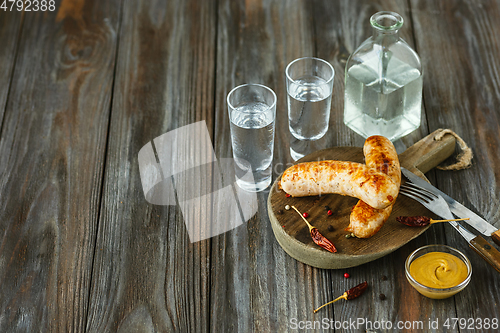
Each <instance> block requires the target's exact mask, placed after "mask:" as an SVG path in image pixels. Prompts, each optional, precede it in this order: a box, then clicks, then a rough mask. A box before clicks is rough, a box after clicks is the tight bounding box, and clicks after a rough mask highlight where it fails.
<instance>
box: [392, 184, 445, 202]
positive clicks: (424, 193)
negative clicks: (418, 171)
mask: <svg viewBox="0 0 500 333" xmlns="http://www.w3.org/2000/svg"><path fill="white" fill-rule="evenodd" d="M400 190H406V191H410V192H412V193H418V194H420V195H422V196H425V197H426V198H427V199H429V200H433V199H434V198H436V196H434V195H429V194H430V192H429V191H427V190H425V189H420V188H418V187H413V186H407V184H403V185H401V186H400ZM431 194H432V193H431Z"/></svg>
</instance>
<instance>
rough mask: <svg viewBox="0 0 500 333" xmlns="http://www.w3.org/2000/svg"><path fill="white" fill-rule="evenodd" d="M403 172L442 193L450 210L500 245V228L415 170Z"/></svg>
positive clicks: (432, 190)
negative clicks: (416, 173)
mask: <svg viewBox="0 0 500 333" xmlns="http://www.w3.org/2000/svg"><path fill="white" fill-rule="evenodd" d="M401 172H402V173H403V174H404V175H405V176H406V177H407V178H408V179H409V180H411V181H412V182H413V183H415V184H417V185H419V186H421V187H423V188H425V189H426V190H428V191H429V192H432V193H434V194H437V195H440V196H442V197H443V199H444V200H445V201H446V203H447V204H448V206H449V207H450V210H451V212H452V213H453V214H455V215H456V216H458V217H460V218H469V220H466V221H465V222H466V223H467V224H469V225H470V226H471V227H473V228H474V229H476V230H477V231H479V232H480V233H482V234H483V235H486V236H490V237H491V238H492V239H493V241H494V242H495V243H496V244H497V245H498V246H500V229H497V228H495V227H494V226H492V225H491V224H490V223H488V222H487V221H486V220H484V219H483V218H481V217H480V216H478V215H477V214H476V213H474V212H473V211H471V210H470V209H468V208H467V207H465V206H464V205H462V204H461V203H459V202H458V201H456V200H455V199H453V198H452V197H450V196H449V195H447V194H446V193H444V192H442V191H440V190H438V189H437V188H436V187H434V186H433V185H431V184H429V183H428V182H426V181H425V180H423V179H422V178H420V177H419V176H417V175H415V174H414V173H413V172H411V171H409V170H407V169H405V168H403V167H402V168H401Z"/></svg>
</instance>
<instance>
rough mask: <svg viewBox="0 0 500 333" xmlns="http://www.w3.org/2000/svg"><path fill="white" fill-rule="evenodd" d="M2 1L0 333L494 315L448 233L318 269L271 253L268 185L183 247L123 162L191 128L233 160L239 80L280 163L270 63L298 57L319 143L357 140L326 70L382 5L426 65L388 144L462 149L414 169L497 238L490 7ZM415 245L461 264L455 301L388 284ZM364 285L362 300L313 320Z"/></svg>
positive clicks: (497, 291)
mask: <svg viewBox="0 0 500 333" xmlns="http://www.w3.org/2000/svg"><path fill="white" fill-rule="evenodd" d="M0 2H1V1H0ZM49 2H50V1H49ZM4 3H5V2H4ZM51 3H53V2H51ZM11 5H13V3H10V2H8V1H7V9H6V10H5V9H0V44H1V47H0V156H1V158H0V332H9V333H10V332H209V331H210V332H286V331H299V330H298V328H299V327H306V326H307V325H313V324H314V322H313V321H320V322H321V323H322V326H321V327H319V328H318V324H317V323H316V329H311V330H306V329H305V331H311V332H312V331H318V332H327V331H333V329H330V328H327V327H325V325H324V324H323V323H324V322H327V323H331V321H338V322H339V323H343V325H345V322H349V320H351V321H352V320H354V321H355V320H357V319H358V318H366V320H370V321H379V322H381V321H385V322H387V321H390V322H392V323H394V325H395V324H396V323H397V322H398V321H402V322H403V323H406V321H409V322H413V321H422V322H423V323H424V324H425V329H424V330H421V331H422V332H431V331H432V332H443V331H448V332H457V331H460V332H465V331H467V332H469V331H470V330H467V329H459V328H458V327H455V328H454V329H453V327H452V326H451V327H450V328H449V329H446V327H444V326H443V324H444V323H445V321H446V319H447V318H453V317H455V318H467V319H468V318H473V320H475V325H476V323H478V322H480V321H481V322H482V323H483V324H485V323H486V319H487V318H489V319H490V320H491V319H492V318H497V319H500V310H499V308H500V306H499V303H500V288H499V287H500V274H499V273H498V272H496V271H495V270H494V269H493V268H491V267H490V266H489V265H487V264H486V263H485V262H484V261H483V260H481V259H480V258H479V257H478V256H477V255H476V254H475V253H474V252H473V251H472V250H471V249H470V248H469V247H468V246H467V244H466V242H465V241H464V240H463V239H462V238H461V237H460V236H459V235H458V234H457V233H456V232H455V231H454V230H453V229H452V228H451V227H450V226H449V225H443V224H439V225H435V226H433V227H431V228H430V229H429V230H428V231H427V232H425V233H424V234H423V235H422V236H420V237H418V238H417V239H415V240H413V241H411V242H410V243H408V244H407V245H405V246H404V247H402V248H400V249H399V250H397V251H396V252H394V253H392V254H390V255H388V256H386V257H383V258H381V259H378V260H376V261H374V262H371V263H368V264H364V265H362V266H358V267H355V268H350V269H345V270H323V269H316V268H312V267H310V266H307V265H304V264H302V263H300V262H297V261H296V260H294V259H292V258H291V257H290V256H288V255H287V254H286V253H285V252H284V251H283V250H282V249H281V247H280V246H279V245H278V243H277V242H276V240H275V238H274V235H273V232H272V230H271V226H270V224H269V219H268V216H267V208H266V200H267V195H268V192H262V193H259V194H258V197H257V198H258V212H257V214H256V215H255V216H253V217H252V218H251V219H250V220H249V221H248V222H247V223H245V224H243V225H241V226H239V227H237V228H236V229H234V230H231V231H229V232H227V233H224V234H221V235H219V236H216V237H213V238H210V239H207V240H203V241H200V242H196V243H190V241H189V237H188V234H187V230H186V226H185V224H184V221H183V218H182V214H181V211H180V209H179V207H178V206H159V205H152V204H149V203H147V202H146V200H145V198H144V194H143V191H142V185H141V180H140V176H139V167H138V152H139V150H140V148H141V147H142V146H143V145H145V144H146V143H148V142H150V141H151V140H152V139H154V138H155V137H157V136H159V135H161V134H163V133H166V132H168V131H171V130H173V129H176V128H178V127H181V126H184V125H188V124H191V123H194V122H197V121H201V120H204V121H205V122H206V124H207V126H208V129H209V132H210V136H211V139H212V142H213V145H214V149H215V153H216V155H217V157H218V158H225V157H231V156H232V155H231V154H232V153H231V144H230V135H229V123H228V117H227V106H226V102H225V98H226V95H227V93H228V92H229V91H230V90H231V89H232V88H233V87H235V86H237V85H239V84H242V83H249V82H254V83H262V84H265V85H267V86H269V87H271V88H272V89H273V90H274V91H275V92H276V93H277V96H278V104H277V123H276V136H275V148H274V163H275V165H277V164H278V163H284V164H286V163H290V162H292V160H291V158H290V155H289V145H290V142H289V133H288V124H287V115H286V113H287V111H286V88H285V76H284V71H285V67H286V65H287V64H288V63H289V62H290V61H291V60H293V59H295V58H298V57H301V56H317V57H320V58H323V59H326V60H327V61H329V62H330V63H331V64H332V65H333V66H334V68H335V71H336V75H335V83H334V94H333V101H332V114H331V119H330V124H329V125H330V127H329V131H328V133H327V137H326V140H327V145H328V146H329V147H334V146H362V144H363V141H364V140H363V138H362V137H360V136H359V135H357V134H355V133H354V132H352V131H351V130H350V129H348V128H347V127H346V126H345V125H344V124H343V105H344V100H343V94H344V67H345V64H346V60H347V57H348V55H349V54H350V53H351V52H353V51H354V49H355V48H356V47H357V46H358V45H359V44H360V43H361V42H362V41H363V40H365V39H366V38H367V37H369V36H370V35H371V29H370V26H369V18H370V16H371V15H372V14H373V13H375V12H377V11H379V10H392V11H396V12H398V13H400V14H401V15H402V16H403V18H404V20H405V25H404V27H403V29H402V31H401V35H402V37H403V38H404V39H405V40H406V41H407V42H408V43H409V44H410V45H412V46H413V47H414V48H415V49H416V51H417V52H418V53H419V55H420V57H421V59H422V63H423V68H424V71H425V74H424V93H423V106H424V107H423V117H422V125H421V127H420V128H419V129H418V130H416V131H415V132H413V133H412V134H410V135H408V136H406V137H405V138H404V139H402V141H400V142H398V143H397V146H398V148H399V149H401V148H402V147H403V146H406V147H408V146H410V145H412V144H413V143H414V142H416V141H418V140H419V139H421V138H422V137H424V136H425V135H426V134H428V133H430V132H432V131H434V130H435V129H438V128H450V129H452V130H454V131H455V132H456V133H458V134H459V135H460V136H461V137H462V138H463V139H464V140H465V141H466V142H467V143H468V144H469V145H470V147H471V148H472V149H473V152H474V160H473V165H472V167H471V168H469V169H466V170H463V171H432V172H430V173H428V174H427V176H428V177H429V179H430V180H431V181H432V182H433V183H434V184H435V185H436V186H438V187H439V188H440V189H442V190H443V191H444V192H446V193H448V194H450V195H451V196H452V197H454V198H455V199H457V200H458V201H460V202H462V203H463V204H464V205H465V206H467V207H469V208H470V209H471V210H473V211H475V212H477V213H478V214H480V215H482V216H484V217H485V218H486V219H487V220H488V221H490V222H491V223H493V224H495V225H496V227H500V205H499V203H500V202H499V201H500V166H499V165H500V135H499V132H500V125H499V123H500V57H499V54H500V33H499V31H500V1H498V0H496V1H494V0H475V1H472V0H446V1H444V0H443V1H436V0H377V1H372V0H342V1H328V0H323V1H320V0H314V1H306V0H302V1H300V0H289V1H268V0H246V1H243V0H185V1H170V0H167V1H147V0H142V1H140V0H137V1H134V0H106V1H104V0H103V1H100V0H62V1H59V0H58V1H55V5H54V6H55V8H53V9H55V10H53V11H51V10H48V8H47V10H46V11H43V12H42V11H41V10H40V11H38V12H34V11H31V12H19V11H17V9H16V7H15V6H14V8H13V9H12V11H10V10H9V7H11ZM280 171H282V170H277V169H275V173H274V175H273V177H274V178H276V177H277V176H278V175H279V172H280ZM489 240H490V242H491V239H489ZM431 243H441V244H448V245H451V246H453V247H456V248H458V249H460V250H462V251H463V252H464V253H465V254H466V255H467V256H468V257H469V259H471V261H472V266H473V276H472V281H471V283H470V285H469V286H468V287H467V288H466V289H465V290H464V291H463V292H461V293H459V294H457V295H456V296H455V297H452V298H449V299H446V300H440V301H436V300H431V299H428V298H425V297H423V296H421V295H420V294H418V293H417V292H416V291H415V290H414V289H412V287H411V286H410V285H409V284H408V282H407V281H406V278H405V275H404V267H403V264H404V260H405V259H406V257H407V256H408V254H409V253H410V252H411V251H413V250H415V249H416V248H417V247H419V246H422V245H425V244H431ZM497 248H498V247H497ZM346 272H347V273H349V274H350V276H351V277H350V278H349V279H346V278H344V277H343V274H344V273H346ZM383 275H385V276H387V277H388V279H387V280H386V281H383V280H381V277H382V276H383ZM365 280H366V281H368V283H369V286H370V287H369V289H368V291H367V293H366V294H365V295H363V296H362V297H360V298H358V299H356V300H353V301H348V302H346V301H344V302H338V303H336V304H335V305H333V306H329V307H328V308H326V309H324V310H322V311H321V312H319V313H318V314H316V315H313V313H312V310H313V309H314V308H315V307H317V306H319V305H320V304H322V303H324V302H326V301H328V300H331V299H333V298H334V297H336V296H339V295H341V294H342V293H343V292H344V290H346V289H348V288H349V287H352V286H353V285H355V284H357V283H360V282H362V281H365ZM382 293H383V294H385V296H386V299H385V300H380V299H379V294H382ZM436 320H438V321H439V328H438V329H429V328H428V323H429V321H436ZM449 323H450V324H452V323H453V321H450V322H449ZM468 323H470V321H468ZM337 325H338V324H337ZM328 326H330V324H328ZM485 327H486V325H485ZM296 328H297V329H296ZM336 331H337V332H341V331H342V332H358V331H362V332H364V331H365V329H362V328H356V329H355V328H353V327H352V326H349V328H348V329H337V330H336ZM373 331H377V332H378V331H384V330H382V329H379V330H377V329H373ZM386 331H391V332H392V331H394V332H396V331H398V330H394V329H393V330H386ZM400 331H402V330H400ZM408 331H409V330H408ZM476 331H478V332H479V331H484V332H498V331H499V330H494V329H492V328H490V329H489V330H488V329H484V330H476Z"/></svg>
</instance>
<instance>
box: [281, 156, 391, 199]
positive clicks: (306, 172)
mask: <svg viewBox="0 0 500 333" xmlns="http://www.w3.org/2000/svg"><path fill="white" fill-rule="evenodd" d="M280 187H281V188H282V189H283V190H284V191H285V192H286V193H288V194H290V195H292V196H294V197H303V196H309V195H320V194H328V193H336V194H341V195H348V196H351V197H356V198H358V199H361V200H363V201H365V202H366V203H367V204H369V205H370V206H373V207H376V208H378V209H382V208H385V207H387V206H389V205H391V204H392V203H393V202H394V200H395V199H396V197H397V195H398V192H399V185H398V184H396V183H395V182H394V181H393V180H392V179H391V178H390V177H389V176H388V175H386V174H384V173H382V172H378V171H376V170H375V169H372V168H369V167H367V166H366V165H364V164H360V163H354V162H345V161H318V162H307V163H299V164H296V165H294V166H291V167H290V168H288V169H287V170H285V172H284V173H283V175H282V176H281V182H280Z"/></svg>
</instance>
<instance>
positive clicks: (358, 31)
mask: <svg viewBox="0 0 500 333" xmlns="http://www.w3.org/2000/svg"><path fill="white" fill-rule="evenodd" d="M313 3H314V10H315V11H314V16H315V17H317V18H318V19H317V20H316V21H315V22H317V26H316V29H315V30H316V32H317V37H316V40H317V41H318V53H317V55H318V57H320V58H323V59H326V60H328V61H330V62H331V63H332V65H333V66H334V68H335V72H336V78H335V87H336V93H334V96H333V97H334V98H333V100H332V120H333V121H334V122H333V124H332V123H330V125H331V126H330V127H331V128H334V129H335V130H334V131H329V133H328V134H327V135H329V138H328V140H329V142H330V144H329V145H337V146H351V145H355V146H362V145H363V141H364V139H363V138H362V137H361V136H359V135H357V134H356V133H354V132H353V131H352V130H350V129H349V128H348V127H347V126H345V125H343V112H344V96H343V94H344V77H345V73H344V71H345V65H346V62H347V58H348V57H349V54H351V53H352V52H354V50H355V49H356V48H357V47H358V46H359V45H360V44H361V43H362V42H363V41H364V40H365V39H366V38H368V37H370V36H371V35H372V28H371V25H370V22H369V21H370V16H371V15H373V14H374V13H376V12H378V11H381V10H390V11H395V12H397V13H399V14H401V15H402V16H403V19H404V21H405V23H404V25H403V28H402V29H401V31H400V36H401V37H402V38H403V39H404V40H405V41H406V42H407V43H408V44H409V45H410V46H411V47H415V42H414V38H413V28H412V16H411V11H410V7H409V6H408V3H407V2H406V1H342V2H340V4H339V6H338V7H334V6H332V5H331V3H330V2H329V1H314V2H313ZM417 52H418V50H417ZM432 130H434V128H433V129H432ZM426 134H428V126H427V121H426V112H425V108H423V110H422V123H421V127H420V128H419V129H418V130H416V131H414V132H413V133H411V134H410V135H408V136H406V137H404V138H402V139H401V140H398V141H397V142H396V143H395V145H396V148H397V149H398V151H401V150H404V149H405V147H408V146H411V145H412V144H413V143H415V142H416V141H418V140H419V139H420V138H422V137H423V136H425V135H426ZM443 241H444V236H443V227H442V226H433V228H431V229H430V230H429V231H427V232H426V233H425V234H424V235H423V236H422V237H419V238H417V239H415V240H414V241H412V242H410V243H408V244H407V245H406V246H404V247H402V248H401V249H400V250H398V251H396V252H394V253H392V254H390V255H388V256H386V257H384V258H381V259H379V260H376V261H374V262H371V263H368V264H365V265H362V266H359V267H355V268H351V269H347V270H345V271H346V272H348V273H349V274H350V275H351V278H350V279H348V280H345V279H344V278H343V277H342V274H341V272H338V271H332V272H331V275H332V276H331V280H332V281H333V284H332V286H330V289H331V292H330V293H331V294H332V295H341V294H342V293H343V291H344V290H346V289H348V288H350V287H352V286H354V285H355V284H357V283H360V282H362V281H368V283H369V285H370V287H369V289H368V291H367V295H364V296H363V300H361V299H360V300H359V301H356V302H344V303H337V304H335V305H334V306H333V307H331V308H330V309H327V310H326V311H324V312H323V313H321V314H320V313H318V316H319V318H320V319H323V318H334V319H335V320H337V321H340V322H342V323H343V322H346V321H349V320H350V319H354V320H356V319H357V318H362V319H366V320H368V321H372V322H379V323H381V322H382V321H385V322H391V324H392V323H394V324H396V323H397V322H398V321H403V322H405V321H411V322H413V321H415V322H416V323H418V322H423V323H425V324H427V321H428V318H433V317H447V316H448V317H450V316H453V315H454V314H455V312H454V301H453V299H450V300H447V301H445V302H441V303H436V302H432V301H431V300H429V299H426V298H424V297H422V296H420V294H418V293H417V292H416V291H415V290H413V289H412V287H411V286H410V285H409V284H408V282H407V281H406V277H405V275H404V261H405V259H406V257H407V256H408V255H409V254H410V252H411V251H412V250H414V249H416V248H417V247H419V246H422V245H425V244H428V243H436V242H437V243H442V242H443ZM382 276H386V277H387V280H381V277H382ZM379 294H384V295H385V296H386V299H385V300H383V301H381V300H379ZM325 301H327V299H325V298H322V297H321V296H318V298H317V300H315V302H316V304H321V303H322V302H325ZM367 304H371V306H366V305H367ZM416 308H418V309H419V311H415V309H416ZM364 327H365V328H370V326H367V325H364ZM351 328H352V327H351ZM357 328H359V329H361V328H363V325H362V326H357ZM372 328H373V327H372ZM347 331H349V332H350V331H355V330H352V329H351V330H347Z"/></svg>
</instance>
